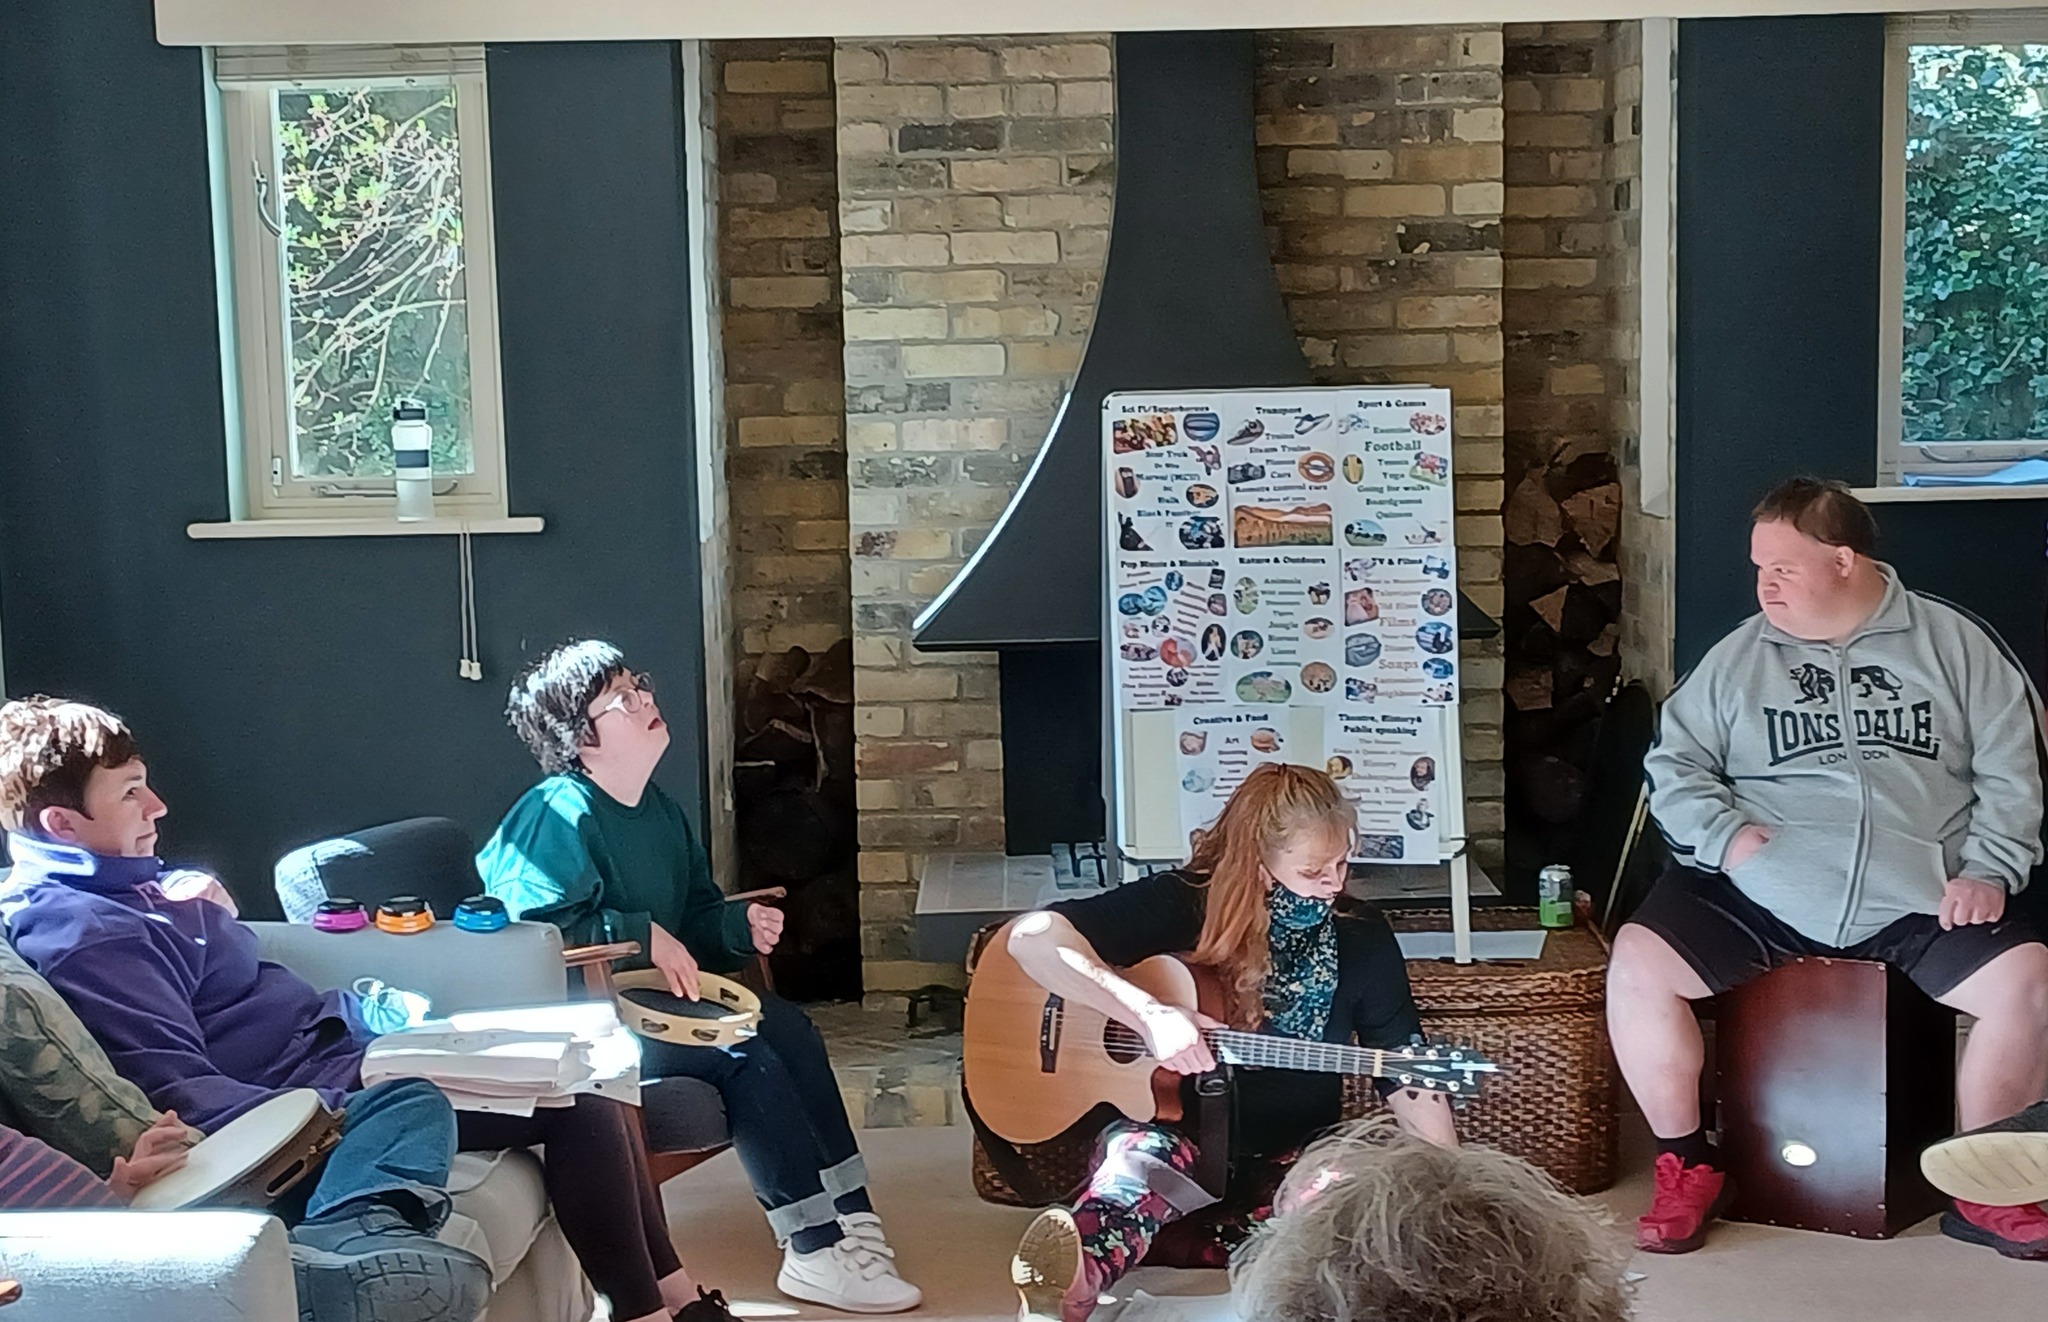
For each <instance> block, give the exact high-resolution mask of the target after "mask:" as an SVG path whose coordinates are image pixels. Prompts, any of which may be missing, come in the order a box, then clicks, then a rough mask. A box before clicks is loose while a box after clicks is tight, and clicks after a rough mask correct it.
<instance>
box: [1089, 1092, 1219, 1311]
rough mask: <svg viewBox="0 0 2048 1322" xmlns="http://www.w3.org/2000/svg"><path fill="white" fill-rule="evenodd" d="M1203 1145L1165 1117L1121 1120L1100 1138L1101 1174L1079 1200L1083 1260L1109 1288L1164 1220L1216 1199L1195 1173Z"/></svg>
mask: <svg viewBox="0 0 2048 1322" xmlns="http://www.w3.org/2000/svg"><path fill="white" fill-rule="evenodd" d="M1197 1155H1198V1154H1197V1151H1196V1148H1195V1145H1194V1143H1193V1142H1192V1141H1190V1140H1189V1138H1188V1137H1187V1136H1186V1135H1185V1134H1182V1133H1179V1132H1177V1131H1175V1130H1172V1129H1167V1128H1165V1127H1163V1126H1160V1125H1146V1124H1139V1123H1137V1122H1135V1121H1131V1120H1118V1121H1116V1122H1115V1123H1113V1124H1111V1125H1110V1126H1109V1127H1108V1128H1107V1129H1105V1130H1103V1131H1102V1137H1101V1138H1100V1139H1098V1140H1097V1141H1096V1145H1095V1166H1094V1170H1095V1174H1094V1175H1093V1176H1092V1177H1091V1178H1090V1179H1089V1181H1088V1187H1087V1190H1086V1192H1084V1193H1083V1194H1082V1195H1081V1199H1080V1201H1079V1202H1078V1203H1076V1204H1075V1206H1074V1223H1075V1225H1076V1226H1077V1227H1079V1229H1080V1231H1081V1258H1082V1267H1083V1270H1084V1271H1086V1273H1087V1276H1088V1283H1089V1285H1090V1286H1091V1287H1092V1288H1093V1289H1095V1290H1097V1291H1101V1290H1104V1289H1107V1288H1108V1287H1109V1286H1110V1285H1111V1284H1113V1283H1114V1282H1115V1281H1117V1280H1118V1279H1119V1278H1120V1277H1122V1276H1123V1274H1124V1273H1125V1272H1128V1271H1129V1270H1130V1269H1131V1268H1132V1267H1134V1266H1136V1265H1137V1263H1138V1260H1139V1259H1140V1258H1143V1257H1144V1256H1145V1251H1146V1250H1147V1249H1148V1248H1150V1247H1151V1246H1152V1241H1153V1240H1154V1239H1155V1238H1157V1237H1158V1234H1159V1229H1160V1227H1162V1226H1164V1225H1165V1224H1166V1223H1167V1222H1169V1221H1173V1220H1176V1219H1177V1218H1180V1217H1183V1216H1187V1215H1188V1214H1190V1213H1192V1212H1196V1211H1199V1210H1201V1209H1202V1208H1204V1207H1207V1206H1209V1205H1210V1204H1212V1203H1214V1202H1215V1201H1216V1199H1215V1198H1214V1196H1213V1195H1211V1194H1210V1193H1209V1192H1208V1191H1207V1190H1205V1189H1203V1188H1202V1186H1201V1185H1199V1184H1197V1183H1196V1182H1195V1179H1194V1175H1193V1171H1194V1169H1195V1159H1196V1157H1197Z"/></svg>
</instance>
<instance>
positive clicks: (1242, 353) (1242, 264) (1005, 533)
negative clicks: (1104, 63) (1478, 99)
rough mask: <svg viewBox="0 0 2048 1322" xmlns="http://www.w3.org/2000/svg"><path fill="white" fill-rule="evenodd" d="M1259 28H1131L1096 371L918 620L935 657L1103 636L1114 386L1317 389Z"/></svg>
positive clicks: (1121, 44)
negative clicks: (1277, 173) (1262, 99)
mask: <svg viewBox="0 0 2048 1322" xmlns="http://www.w3.org/2000/svg"><path fill="white" fill-rule="evenodd" d="M1253 55H1254V51H1253V38H1252V34H1251V33H1249V32H1160V33H1126V34H1121V35H1119V36H1118V37H1117V38H1116V172H1117V178H1116V212H1115V216H1114V218H1113V219H1112V220H1111V222H1110V232H1109V256H1108V260H1107V263H1106V265H1105V267H1104V270H1103V274H1102V293H1101V295H1100V296H1099V298H1098V299H1097V301H1096V306H1095V324H1094V328H1093V329H1092V330H1091V331H1090V333H1089V336H1088V349H1087V353H1086V354H1085V355H1084V356H1083V358H1082V360H1081V370H1080V373H1079V374H1078V375H1077V376H1076V377H1075V378H1074V387H1073V389H1072V390H1071V391H1069V392H1068V394H1067V398H1066V401H1065V403H1063V404H1062V405H1061V406H1060V411H1059V415H1058V416H1057V417H1056V418H1054V419H1053V424H1052V432H1051V434H1050V435H1048V436H1047V437H1046V441H1045V444H1044V446H1043V447H1042V448H1041V449H1040V450H1039V452H1038V458H1037V459H1036V460H1035V461H1034V462H1033V463H1032V465H1031V471H1030V472H1029V473H1027V474H1026V475H1025V477H1024V483H1023V485H1022V486H1020V487H1019V488H1018V489H1017V494H1016V495H1015V496H1014V497H1013V498H1012V499H1011V501H1010V506H1009V508H1008V509H1006V510H1005V511H1003V517H1002V518H1001V519H1000V520H999V521H998V522H997V523H996V526H995V530H994V531H993V532H991V533H990V534H989V536H988V538H987V539H986V540H985V541H983V542H982V544H981V547H980V549H978V550H977V551H976V552H975V554H974V558H973V559H971V560H969V561H968V562H967V564H966V565H965V566H964V567H962V569H961V570H960V572H959V574H957V575H956V576H955V577H954V579H953V581H952V582H951V583H949V584H948V585H947V586H946V590H945V591H944V592H941V593H940V594H939V596H938V598H937V599H936V600H934V601H933V602H932V604H931V605H930V606H928V607H927V608H926V609H925V611H924V613H923V614H922V615H920V616H919V617H918V619H917V626H916V641H917V645H918V646H919V647H921V648H924V649H926V650H928V651H931V650H944V649H949V648H950V649H957V650H978V649H983V648H990V647H1001V646H1009V645H1029V644H1040V643H1092V642H1095V641H1097V640H1098V639H1099V638H1100V637H1101V631H1102V618H1101V617H1102V573H1103V570H1102V500H1103V486H1104V478H1103V474H1102V397H1103V396H1104V395H1106V394H1110V393H1112V392H1114V391H1119V390H1174V389H1188V388H1192V387H1204V386H1206V387H1214V386H1216V385H1219V384H1222V385H1232V386H1300V385H1308V384H1309V383H1310V381H1311V379H1312V378H1311V377H1310V376H1309V368H1308V361H1307V360H1306V359H1305V358H1303V357H1302V354H1301V344H1300V342H1299V341H1298V340H1296V339H1295V337H1294V328H1293V327H1292V326H1290V325H1289V324H1288V321H1287V307H1286V305H1285V304H1284V303H1283V302H1281V299H1280V284H1279V281H1278V280H1277V279H1275V278H1274V275H1273V262H1272V259H1271V258H1270V257H1269V256H1268V255H1267V253H1266V225H1265V219H1264V217H1263V216H1261V215H1260V213H1259V180H1258V171H1257V167H1256V165H1255V163H1254V160H1253V156H1252V70H1253Z"/></svg>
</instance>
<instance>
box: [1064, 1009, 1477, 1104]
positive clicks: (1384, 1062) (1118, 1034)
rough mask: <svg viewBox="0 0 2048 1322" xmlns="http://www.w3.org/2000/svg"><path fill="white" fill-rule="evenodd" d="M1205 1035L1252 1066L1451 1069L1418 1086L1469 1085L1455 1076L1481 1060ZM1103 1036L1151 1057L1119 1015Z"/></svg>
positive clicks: (1258, 1036) (1383, 1071) (1232, 1033)
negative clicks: (1294, 1061) (1298, 1063)
mask: <svg viewBox="0 0 2048 1322" xmlns="http://www.w3.org/2000/svg"><path fill="white" fill-rule="evenodd" d="M1226 1034H1228V1037H1226V1036H1225V1035H1226ZM1202 1038H1203V1040H1204V1041H1205V1042H1208V1043H1209V1044H1210V1046H1211V1048H1212V1049H1216V1050H1218V1051H1222V1052H1228V1053H1230V1054H1232V1055H1235V1056H1241V1057H1243V1059H1239V1060H1233V1061H1232V1062H1230V1063H1232V1064H1240V1065H1247V1066H1250V1067H1253V1068H1258V1067H1259V1066H1261V1065H1265V1066H1268V1067H1271V1068H1280V1069H1284V1068H1287V1067H1288V1059H1287V1058H1288V1057H1289V1055H1290V1054H1291V1055H1293V1056H1296V1057H1299V1056H1306V1057H1308V1058H1309V1059H1310V1060H1312V1061H1314V1062H1316V1063H1317V1064H1319V1065H1324V1066H1336V1067H1338V1068H1339V1069H1340V1070H1341V1072H1344V1073H1354V1074H1374V1075H1385V1076H1388V1077H1400V1078H1403V1079H1409V1078H1411V1077H1412V1076H1410V1075H1408V1074H1407V1073H1405V1072H1404V1071H1402V1070H1400V1069H1399V1066H1401V1065H1411V1066H1414V1067H1416V1068H1418V1069H1425V1070H1428V1069H1438V1070H1448V1071H1451V1072H1452V1077H1449V1078H1444V1077H1437V1076H1431V1075H1427V1074H1426V1075H1424V1076H1423V1077H1422V1078H1421V1079H1417V1080H1414V1083H1415V1086H1419V1087H1425V1088H1442V1087H1450V1088H1459V1089H1461V1088H1465V1087H1469V1086H1470V1085H1471V1081H1470V1080H1469V1079H1462V1078H1458V1077H1455V1076H1456V1075H1458V1074H1465V1073H1469V1072H1471V1071H1473V1070H1475V1069H1478V1068H1479V1063H1478V1062H1476V1061H1471V1062H1468V1061H1461V1060H1452V1059H1450V1058H1448V1057H1443V1056H1438V1057H1434V1058H1430V1059H1419V1058H1416V1057H1413V1056H1412V1055H1410V1054H1409V1053H1408V1052H1406V1051H1402V1050H1396V1049H1389V1048H1384V1047H1355V1046H1352V1045H1350V1044H1349V1043H1344V1042H1311V1041H1309V1040H1307V1039H1306V1038H1293V1037H1272V1036H1269V1035H1267V1034H1263V1033H1246V1032H1241V1031H1238V1030H1232V1029H1209V1030H1207V1031H1205V1032H1204V1033H1203V1034H1202ZM1102 1040H1103V1044H1104V1045H1105V1046H1108V1047H1112V1048H1121V1049H1124V1050H1130V1051H1132V1052H1133V1053H1134V1054H1135V1055H1137V1056H1140V1057H1148V1056H1151V1054H1152V1053H1151V1050H1150V1048H1149V1047H1148V1046H1147V1045H1146V1042H1145V1039H1144V1037H1143V1036H1141V1035H1140V1034H1139V1033H1138V1031H1137V1030H1136V1029H1134V1028H1132V1027H1130V1026H1129V1025H1128V1024H1125V1023H1123V1022H1122V1021H1121V1020H1116V1019H1105V1021H1104V1027H1103V1034H1102ZM1258 1057H1263V1058H1264V1059H1255V1058H1258ZM1375 1057H1377V1059H1376V1060H1375V1059H1374V1058H1375ZM1345 1060H1352V1061H1355V1062H1356V1063H1355V1065H1354V1066H1353V1067H1352V1068H1350V1069H1343V1068H1342V1066H1341V1065H1340V1062H1342V1061H1345ZM1387 1066H1393V1067H1395V1068H1393V1069H1391V1070H1390V1069H1387V1068H1386V1067H1387Z"/></svg>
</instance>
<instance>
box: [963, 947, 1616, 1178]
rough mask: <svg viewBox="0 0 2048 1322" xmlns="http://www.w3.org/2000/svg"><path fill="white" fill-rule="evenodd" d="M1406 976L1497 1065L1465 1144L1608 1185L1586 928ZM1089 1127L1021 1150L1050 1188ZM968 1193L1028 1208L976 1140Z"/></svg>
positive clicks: (1074, 1160)
mask: <svg viewBox="0 0 2048 1322" xmlns="http://www.w3.org/2000/svg"><path fill="white" fill-rule="evenodd" d="M1387 919H1388V921H1389V922H1390V923H1392V924H1393V926H1394V928H1395V930H1397V931H1429V930H1433V929H1434V930H1441V929H1442V928H1444V927H1445V926H1446V925H1447V924H1448V922H1449V915H1448V914H1446V913H1444V912H1443V911H1442V910H1396V911H1392V912H1390V913H1388V914H1387ZM1472 925H1473V927H1474V928H1476V929H1478V930H1480V931H1500V930H1506V929H1514V928H1531V927H1534V926H1535V925H1536V911H1535V910H1533V909H1480V910H1475V911H1474V912H1473V914H1472ZM1408 979H1409V982H1410V983H1411V984H1412V985H1413V986H1414V988H1415V1001H1416V1004H1417V1006H1418V1007H1420V1009H1421V1011H1422V1023H1423V1026H1424V1028H1426V1029H1427V1030H1428V1032H1429V1034H1430V1036H1431V1037H1433V1038H1439V1039H1444V1040H1448V1041H1453V1042H1464V1043H1467V1044H1469V1045H1471V1046H1473V1047H1475V1048H1477V1049H1478V1050H1479V1051H1480V1052H1482V1053H1484V1054H1485V1055H1486V1056H1488V1057H1490V1058H1492V1059H1493V1060H1494V1061H1496V1062H1498V1063H1499V1064H1500V1067H1501V1073H1500V1074H1498V1075H1495V1076H1494V1077H1492V1078H1491V1079H1488V1080H1487V1081H1486V1084H1485V1087H1484V1089H1483V1091H1482V1093H1481V1095H1480V1096H1479V1097H1478V1098H1476V1099H1475V1100H1474V1101H1473V1102H1472V1103H1471V1104H1470V1105H1469V1106H1468V1107H1466V1108H1465V1110H1463V1111H1462V1112H1461V1113H1460V1114H1459V1116H1458V1133H1459V1135H1460V1136H1461V1137H1463V1138H1464V1139H1465V1140H1466V1141H1467V1142H1471V1143H1484V1144H1486V1145H1487V1146H1489V1147H1495V1148H1499V1149H1500V1150H1501V1151H1503V1152H1511V1153H1513V1154H1515V1155H1516V1156H1518V1157H1522V1158H1524V1159H1526V1160H1527V1161H1529V1162H1531V1163H1533V1164H1534V1165H1536V1166H1538V1167H1540V1168H1541V1169H1543V1170H1544V1171H1547V1172H1548V1173H1549V1174H1550V1176H1551V1178H1553V1179H1555V1180H1556V1181H1557V1182H1558V1183H1559V1184H1561V1185H1563V1186H1564V1187H1565V1188H1567V1189H1570V1190H1572V1191H1573V1192H1575V1193H1597V1192H1598V1191H1600V1190H1602V1189H1605V1188H1607V1187H1608V1186H1609V1185H1611V1184H1613V1183H1614V1178H1615V1167H1616V1163H1617V1161H1618V1158H1619V1149H1620V1129H1619V1125H1618V1120H1617V1103H1618V1093H1617V1073H1616V1069H1615V1064H1614V1053H1613V1051H1612V1050H1610V1048H1609V1046H1608V1042H1607V1017H1606V1002H1607V995H1606V981H1607V954H1606V950H1605V948H1604V947H1602V946H1601V944H1600V942H1599V940H1598V939H1597V938H1596V937H1594V936H1593V934H1592V933H1591V932H1589V931H1587V930H1586V929H1584V928H1574V929H1572V930H1570V931H1562V932H1552V933H1550V935H1549V939H1548V940H1547V941H1545V942H1544V944H1543V957H1542V958H1541V959H1540V960H1537V961H1536V962H1534V963H1533V964H1513V965H1500V964H1463V965H1460V964H1452V963H1449V962H1448V961H1438V960H1428V961H1423V960H1415V961H1410V963H1409V965H1408ZM1344 1103H1345V1105H1344V1113H1345V1115H1346V1116H1347V1117H1353V1116H1361V1115H1368V1114H1371V1113H1372V1112H1374V1111H1376V1110H1378V1109H1379V1108H1380V1105H1381V1103H1380V1100H1379V1094H1378V1093H1377V1092H1375V1091H1374V1090H1373V1088H1372V1083H1371V1081H1370V1080H1368V1079H1351V1080H1348V1081H1347V1083H1346V1086H1345V1090H1344ZM1095 1134H1096V1131H1095V1129H1094V1128H1092V1127H1087V1126H1083V1127H1082V1128H1081V1129H1080V1130H1079V1131H1077V1132H1075V1133H1073V1134H1071V1135H1068V1136H1064V1137H1062V1138H1059V1139H1055V1140H1053V1141H1052V1142H1050V1143H1040V1144H1036V1145H1033V1146H1030V1147H1025V1148H1021V1149H1019V1156H1020V1158H1021V1159H1022V1160H1023V1161H1024V1163H1025V1164H1026V1165H1027V1166H1028V1167H1029V1169H1030V1170H1031V1171H1032V1173H1033V1174H1034V1175H1037V1176H1039V1177H1040V1178H1041V1179H1042V1180H1043V1182H1044V1184H1045V1186H1046V1187H1047V1188H1071V1187H1074V1186H1077V1185H1079V1184H1080V1183H1081V1181H1083V1180H1085V1179H1086V1178H1087V1175H1088V1159H1089V1157H1090V1155H1091V1153H1092V1149H1093V1147H1094V1143H1095ZM973 1170H974V1191H975V1193H976V1194H978V1195H979V1196H980V1197H981V1198H982V1199H984V1200H985V1201H988V1202H991V1203H1001V1204H1005V1205H1008V1206H1013V1207H1014V1206H1024V1205H1027V1200H1026V1199H1025V1198H1024V1197H1022V1196H1020V1195H1019V1193H1018V1192H1017V1191H1016V1190H1014V1189H1012V1188H1011V1187H1010V1185H1009V1184H1008V1183H1007V1182H1006V1181H1005V1180H1004V1179H1003V1178H1002V1176H1001V1175H1000V1174H999V1173H998V1172H997V1171H996V1169H995V1167H994V1166H993V1165H992V1164H991V1163H990V1162H989V1159H988V1156H987V1154H986V1153H984V1152H983V1151H982V1148H981V1144H980V1143H979V1142H977V1143H976V1144H975V1145H974V1168H973Z"/></svg>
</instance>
